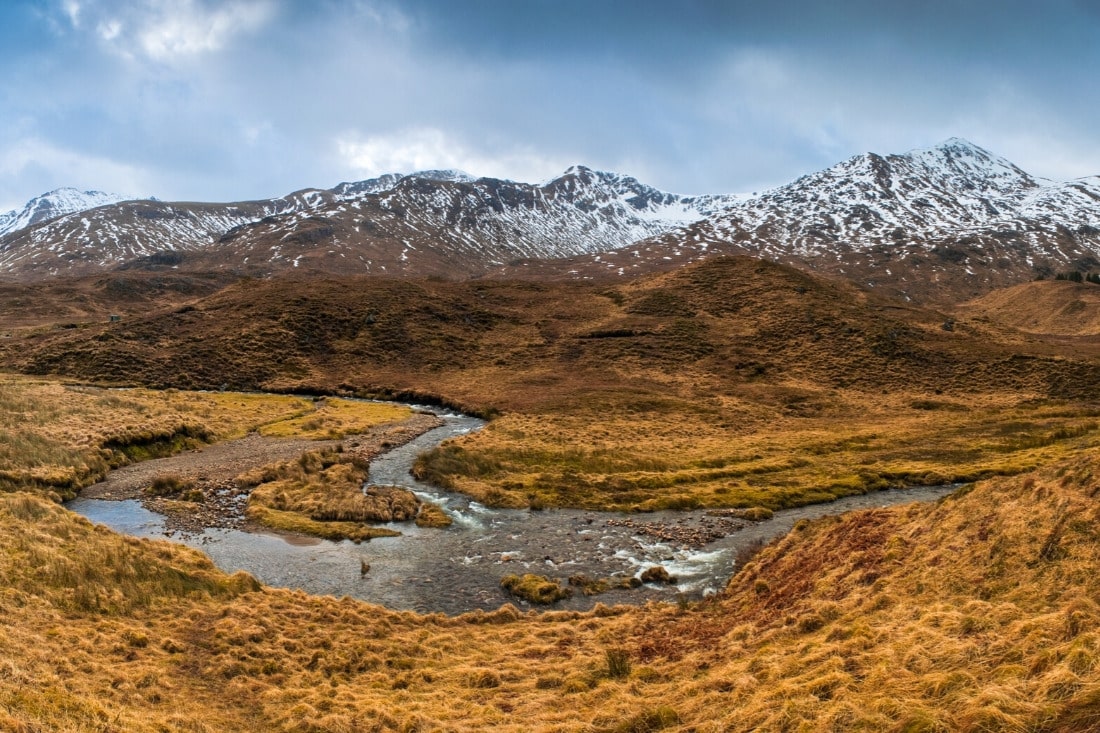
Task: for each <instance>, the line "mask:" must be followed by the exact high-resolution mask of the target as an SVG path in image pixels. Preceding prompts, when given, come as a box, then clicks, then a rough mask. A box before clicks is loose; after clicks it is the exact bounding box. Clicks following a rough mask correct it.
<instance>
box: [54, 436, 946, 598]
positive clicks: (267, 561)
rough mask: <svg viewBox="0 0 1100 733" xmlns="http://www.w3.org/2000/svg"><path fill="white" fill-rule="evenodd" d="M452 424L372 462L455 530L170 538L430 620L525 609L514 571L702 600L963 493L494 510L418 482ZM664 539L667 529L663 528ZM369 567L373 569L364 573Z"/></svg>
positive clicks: (385, 480)
mask: <svg viewBox="0 0 1100 733" xmlns="http://www.w3.org/2000/svg"><path fill="white" fill-rule="evenodd" d="M441 417H443V418H444V420H445V424H444V425H443V426H441V427H439V428H436V429H434V430H430V431H428V432H426V433H424V434H423V435H421V436H419V437H418V438H416V439H415V440H413V441H411V442H410V443H407V444H406V445H403V446H401V447H399V448H396V449H394V450H392V451H390V452H388V453H386V454H384V455H382V456H380V457H378V458H376V459H375V460H374V461H373V462H372V464H371V470H370V482H371V483H375V484H387V485H397V486H405V487H407V488H409V489H411V490H412V491H414V492H415V493H416V494H418V495H419V496H420V497H421V498H423V499H427V500H430V501H433V502H435V503H437V504H440V505H441V506H443V508H444V509H445V510H446V511H447V513H448V514H450V515H451V517H452V518H453V520H454V524H453V525H452V526H450V527H448V528H446V529H425V528H419V527H416V526H415V525H413V524H411V523H401V524H394V525H389V526H390V527H391V528H392V529H395V530H398V531H400V532H401V533H402V535H401V536H400V537H387V538H381V539H375V540H372V541H370V542H365V543H362V544H354V543H352V542H346V541H345V542H331V541H326V540H318V539H313V538H305V537H286V536H281V535H276V534H263V533H250V532H242V531H238V530H224V529H208V530H206V531H205V532H204V533H202V534H198V535H181V534H168V536H169V538H170V539H172V540H174V541H177V542H182V543H184V544H187V545H190V546H192V547H196V548H198V549H201V550H202V551H203V552H205V553H206V554H207V555H209V556H210V558H211V559H212V560H213V561H214V563H215V564H217V565H218V567H220V568H222V569H223V570H226V571H229V572H232V571H236V570H245V571H247V572H249V573H251V574H252V575H254V576H255V577H256V578H258V579H259V580H260V581H262V582H263V583H266V584H267V585H271V586H278V587H285V588H298V589H301V590H304V591H306V592H309V593H315V594H325V595H334V596H352V597H355V598H361V599H364V600H368V601H371V602H374V603H379V604H382V605H385V606H388V607H390V608H396V609H408V610H415V611H420V612H424V613H430V612H437V611H440V612H443V613H447V614H457V613H463V612H465V611H472V610H475V609H485V610H489V609H494V608H497V607H499V606H500V605H501V604H502V603H506V602H509V601H510V602H513V603H516V605H519V606H523V605H524V604H523V603H521V602H518V601H516V599H514V598H511V597H510V596H508V595H506V594H505V593H504V591H502V590H501V588H500V579H501V578H502V577H503V576H505V575H508V574H510V573H527V572H531V573H538V574H541V575H547V576H549V577H552V578H558V579H560V580H562V581H563V582H564V581H565V579H566V578H568V577H570V576H572V575H576V574H583V575H586V576H588V577H590V578H607V577H612V576H617V575H638V574H640V573H641V572H642V571H643V570H644V569H645V568H647V567H649V566H652V565H662V566H663V567H665V568H666V569H667V570H668V572H669V573H670V574H671V575H673V576H675V577H676V579H677V581H676V583H675V584H674V585H650V584H647V585H644V586H642V587H640V588H636V589H618V590H612V591H608V592H606V593H603V594H601V595H596V596H588V597H586V596H584V595H582V594H580V593H576V594H574V596H573V597H572V598H570V599H567V600H564V601H560V602H559V603H557V604H555V605H554V606H553V608H568V609H587V608H591V607H592V606H593V605H595V604H596V603H597V602H602V603H606V604H614V603H642V602H645V601H647V600H669V601H671V600H675V599H676V598H677V597H678V596H680V595H681V594H682V595H683V596H687V597H689V598H698V597H701V596H703V595H705V594H708V593H713V592H715V591H717V590H719V589H720V588H722V587H723V585H724V584H725V582H726V581H727V580H728V579H729V577H730V575H731V574H732V572H733V565H734V558H735V557H736V556H737V553H738V551H739V550H740V549H742V548H746V547H749V546H752V545H753V544H755V543H758V542H760V541H765V542H766V541H768V540H771V539H772V538H775V537H777V536H780V535H782V534H785V533H786V532H788V531H789V530H790V529H791V527H792V526H793V525H794V524H795V522H797V521H798V520H800V519H807V518H811V519H812V518H816V517H820V516H825V515H829V514H838V513H841V512H846V511H851V510H854V509H865V508H870V507H881V506H889V505H893V504H901V503H907V502H912V501H930V500H933V499H936V498H938V497H941V496H944V495H945V494H948V493H950V492H951V491H952V490H953V489H954V488H955V487H952V486H939V487H921V488H913V489H905V490H900V491H882V492H877V493H874V494H868V495H864V496H854V497H848V498H845V499H839V500H837V501H834V502H831V503H828V504H818V505H813V506H807V507H802V508H799V509H790V510H785V511H780V512H776V513H775V516H774V517H773V518H771V519H770V520H767V521H764V522H745V521H742V520H730V519H723V518H714V517H710V516H708V515H707V514H706V512H705V511H695V512H671V511H669V512H653V513H647V514H610V513H604V512H591V511H581V510H570V509H556V510H546V511H528V510H513V509H490V508H488V507H485V506H482V505H481V504H478V503H477V502H474V501H471V500H469V499H468V498H466V497H465V496H463V495H461V494H455V493H449V492H445V491H441V490H439V489H437V488H435V487H432V486H429V485H427V484H423V483H420V482H418V481H416V480H415V479H413V478H412V476H411V475H410V474H409V469H410V467H411V466H412V464H413V461H414V460H415V459H416V456H417V455H418V454H420V453H421V452H423V451H426V450H428V449H430V448H432V447H434V446H436V445H438V444H439V443H440V442H442V441H443V440H446V439H447V438H450V437H454V436H459V435H463V434H466V433H468V432H470V431H473V430H478V429H480V428H481V427H482V426H483V425H484V422H483V421H481V420H478V419H477V418H473V417H468V416H464V415H454V414H445V415H441ZM67 506H68V507H69V508H70V509H72V510H73V511H76V512H78V513H79V514H81V515H83V516H85V517H87V518H88V519H90V520H91V521H93V522H96V523H99V524H105V525H107V526H109V527H111V528H112V529H114V530H116V531H118V532H121V533H124V534H129V535H135V536H139V537H157V538H164V537H165V535H166V534H167V533H166V531H165V525H164V518H163V517H162V516H161V515H159V514H156V513H153V512H151V511H148V510H147V509H145V508H144V507H143V506H142V505H141V503H140V502H139V501H137V500H127V501H110V500H100V499H80V498H78V499H75V500H73V501H71V502H69V503H68V504H67ZM642 525H647V526H650V527H654V526H656V527H666V528H671V529H673V530H677V529H679V530H684V531H688V532H697V533H698V532H703V533H706V534H708V535H719V534H720V535H723V536H721V537H720V538H718V539H714V540H713V541H710V542H707V543H706V544H704V545H703V546H702V547H699V548H697V549H689V548H685V547H683V546H682V545H680V544H676V543H673V542H670V541H665V540H661V539H659V538H657V537H655V536H654V533H646V532H645V531H643V530H642V529H641V528H642ZM657 534H660V533H657ZM362 563H367V564H369V565H370V570H369V572H367V573H365V574H364V573H363V572H362V570H361V568H362Z"/></svg>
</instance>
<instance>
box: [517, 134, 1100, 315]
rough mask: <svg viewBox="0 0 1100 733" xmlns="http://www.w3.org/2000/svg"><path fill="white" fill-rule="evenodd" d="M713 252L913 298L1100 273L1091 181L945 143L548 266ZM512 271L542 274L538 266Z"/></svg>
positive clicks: (584, 267) (645, 264)
mask: <svg viewBox="0 0 1100 733" xmlns="http://www.w3.org/2000/svg"><path fill="white" fill-rule="evenodd" d="M715 252H727V253H730V252H732V253H741V254H752V255H755V256H761V257H766V258H768V259H773V260H776V261H780V262H787V263H790V264H796V265H799V266H803V267H809V268H811V269H814V270H817V271H822V272H826V273H832V274H835V275H840V276H842V277H845V278H847V279H851V280H855V281H857V282H859V283H861V284H863V285H865V286H868V287H880V288H883V287H884V288H886V289H887V290H891V291H893V292H894V293H895V294H899V295H902V296H904V297H908V298H913V299H917V300H937V299H947V300H955V299H961V298H965V297H970V296H976V295H979V294H980V293H983V292H988V291H989V290H991V289H993V288H996V287H1001V286H1006V285H1011V284H1014V283H1018V282H1021V281H1026V280H1031V279H1034V278H1035V277H1037V276H1047V275H1050V274H1052V273H1054V272H1056V271H1060V270H1071V269H1083V270H1089V269H1096V268H1100V259H1098V258H1100V176H1094V177H1091V178H1082V179H1078V180H1075V181H1069V182H1065V183H1058V182H1053V181H1047V180H1044V179H1039V178H1035V177H1033V176H1031V175H1029V174H1028V173H1026V172H1024V171H1023V170H1021V169H1020V168H1018V167H1017V166H1015V165H1013V164H1012V163H1010V162H1009V161H1007V160H1005V159H1004V158H1000V157H998V156H996V155H993V154H992V153H990V152H988V151H986V150H984V149H982V148H980V147H978V146H977V145H974V144H972V143H969V142H967V141H965V140H960V139H958V138H952V139H950V140H947V141H946V142H944V143H942V144H940V145H937V146H935V147H932V148H928V149H922V150H914V151H911V152H909V153H905V154H902V155H887V156H881V155H877V154H874V153H867V154H864V155H858V156H855V157H853V158H850V159H849V160H846V161H844V162H842V163H839V164H837V165H835V166H833V167H831V168H827V169H825V170H823V171H819V172H817V173H813V174H810V175H807V176H803V177H801V178H799V179H797V180H795V181H793V182H791V183H789V184H786V185H784V186H780V187H779V188H776V189H773V190H770V191H766V192H763V193H761V194H760V195H758V196H754V197H751V198H748V199H744V200H741V201H737V202H734V203H732V204H730V205H729V206H727V207H725V208H724V209H722V210H720V211H717V212H715V213H714V214H711V215H709V216H707V217H706V218H705V219H703V220H701V221H699V222H696V223H694V224H692V225H688V226H687V227H685V228H682V229H679V230H676V231H673V232H670V233H667V234H666V235H663V236H658V237H656V238H654V239H651V240H650V241H647V242H640V243H638V244H637V245H635V246H632V247H629V248H627V249H625V250H622V251H620V252H615V253H607V254H604V255H602V256H601V257H599V258H580V259H578V260H575V261H571V262H568V263H562V264H561V265H560V266H559V267H558V268H557V269H558V272H559V275H560V274H562V273H569V272H572V273H575V275H576V276H582V277H583V276H588V277H591V276H598V275H599V274H601V273H602V274H607V273H618V274H626V273H630V272H635V273H637V272H645V271H648V270H652V269H668V268H669V267H673V266H677V265H679V264H682V263H684V262H688V261H692V260H697V259H700V258H704V257H706V256H709V255H711V254H713V253H715ZM520 269H521V270H522V269H526V270H528V271H529V272H534V271H538V270H543V272H542V275H543V276H549V275H550V274H551V273H549V272H547V271H546V268H545V267H543V266H542V264H541V263H526V265H525V266H524V267H523V268H520ZM511 274H515V272H513V273H511Z"/></svg>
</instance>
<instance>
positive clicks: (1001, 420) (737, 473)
mask: <svg viewBox="0 0 1100 733" xmlns="http://www.w3.org/2000/svg"><path fill="white" fill-rule="evenodd" d="M0 359H2V363H3V364H4V365H5V366H6V367H7V368H9V369H17V370H19V371H23V372H28V373H33V374H52V375H63V376H66V377H74V378H78V379H82V380H91V381H98V382H113V383H118V384H142V385H147V386H153V387H161V388H165V387H174V388H203V389H223V388H231V389H246V390H275V391H293V392H305V393H335V394H347V395H361V396H397V397H403V398H411V399H418V400H428V401H436V402H442V403H444V404H449V405H455V406H459V407H461V408H463V409H466V410H469V411H473V412H477V413H479V414H484V415H496V416H498V417H497V419H495V420H493V422H492V423H491V424H490V426H489V427H488V428H487V429H486V430H484V431H482V432H480V433H478V434H477V435H474V436H469V437H467V438H465V439H464V440H463V441H461V442H460V443H458V444H454V445H447V446H444V447H442V448H441V449H439V450H438V451H436V452H434V453H433V454H431V455H430V456H428V457H427V458H425V460H424V462H423V465H422V466H421V468H420V470H421V471H422V474H423V475H424V476H425V477H428V478H430V479H431V480H433V481H436V482H437V483H440V484H443V485H446V486H453V487H455V488H458V489H461V490H463V491H466V492H468V493H470V494H472V495H474V496H476V497H478V498H480V499H481V500H483V501H486V502H489V503H494V504H502V505H512V506H522V505H531V504H533V505H540V504H541V505H571V506H585V507H593V508H606V507H608V506H615V507H620V508H643V509H652V508H658V507H668V506H692V505H696V506H697V505H713V506H736V505H764V506H769V507H772V508H778V507H782V506H789V505H793V504H800V503H806V502H812V501H821V500H824V499H828V498H831V497H835V496H841V495H846V494H850V493H861V492H865V491H868V490H872V489H875V488H881V487H883V486H888V485H896V484H905V483H919V484H934V483H943V482H945V481H951V480H968V479H973V478H976V477H980V476H988V475H993V474H997V473H1016V472H1020V471H1023V470H1028V469H1030V468H1033V467H1035V466H1037V465H1040V464H1041V463H1042V462H1043V461H1048V460H1053V459H1054V458H1056V457H1058V456H1062V455H1065V454H1068V453H1074V452H1077V451H1079V450H1081V449H1083V448H1084V446H1086V445H1087V444H1089V440H1091V436H1092V435H1093V434H1094V433H1095V431H1096V430H1097V426H1096V421H1095V419H1094V418H1095V416H1096V415H1097V414H1098V413H1097V407H1096V405H1095V404H1094V399H1095V394H1097V387H1098V386H1100V364H1098V362H1097V360H1096V358H1095V347H1087V348H1080V345H1078V348H1076V350H1074V351H1071V352H1067V351H1066V350H1065V349H1064V348H1063V346H1062V345H1060V344H1058V343H1055V342H1048V341H1044V340H1041V339H1036V340H1033V341H1032V342H1030V343H1029V342H1025V341H1022V340H1020V339H1019V338H1018V337H1017V338H1010V337H1005V336H1002V335H1001V334H1000V333H999V332H997V331H996V330H995V329H992V328H990V327H987V326H986V325H984V324H982V323H981V322H969V321H966V320H955V319H952V318H950V317H948V316H946V315H944V314H942V313H938V312H935V311H929V310H925V309H920V308H916V307H913V306H909V305H905V304H902V303H898V302H896V301H890V300H888V299H883V298H881V297H879V296H877V295H875V294H873V293H867V292H865V291H861V290H859V289H857V288H855V287H853V286H851V285H849V284H845V283H838V282H830V281H826V280H822V279H819V278H815V277H813V276H811V275H808V274H806V273H804V272H802V271H799V270H795V269H793V268H790V267H784V266H781V265H776V264H772V263H767V262H763V261H760V260H753V259H751V258H744V257H741V258H737V257H733V258H716V259H712V260H708V261H705V262H703V263H698V264H695V265H692V266H689V267H685V268H682V269H681V270H678V271H676V272H673V273H666V274H662V275H655V276H651V277H648V278H642V279H639V280H636V281H634V282H631V283H626V284H623V285H621V286H619V287H615V288H611V287H608V286H606V285H599V284H596V283H585V282H562V283H532V282H522V281H520V282H496V281H493V282H489V281H484V282H462V283H456V282H447V281H441V280H421V281H415V280H409V279H382V278H353V279H316V278H277V279H270V280H261V281H250V280H246V281H242V282H239V283H236V284H234V285H232V286H229V287H227V288H225V289H224V290H221V291H219V292H217V293H215V294H213V295H211V296H208V297H204V298H199V299H196V300H194V301H192V302H190V303H188V304H186V305H183V306H180V307H175V308H173V309H168V310H161V311H159V312H150V313H148V314H145V315H135V316H131V317H127V318H124V319H123V320H121V321H119V322H116V323H104V322H102V321H99V322H95V323H85V324H76V327H70V328H53V329H50V328H38V329H31V330H27V331H19V332H15V333H14V334H13V337H12V338H10V339H5V340H4V341H0Z"/></svg>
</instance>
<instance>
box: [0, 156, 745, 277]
mask: <svg viewBox="0 0 1100 733" xmlns="http://www.w3.org/2000/svg"><path fill="white" fill-rule="evenodd" d="M733 200H735V197H722V196H706V197H695V198H686V197H681V196H677V195H674V194H668V193H664V192H661V191H658V190H656V189H654V188H652V187H650V186H646V185H644V184H642V183H640V182H638V181H637V180H636V179H634V178H630V177H627V176H619V175H616V174H612V173H605V172H598V171H593V170H590V169H588V168H584V167H579V166H578V167H573V168H570V169H569V170H567V171H566V172H565V173H564V174H563V175H562V176H560V177H558V178H555V179H553V180H551V181H549V182H547V183H545V184H542V185H532V184H526V183H516V182H513V181H503V180H498V179H493V178H479V179H474V178H472V177H470V176H467V175H465V174H462V173H458V172H455V171H425V172H422V173H417V174H413V175H409V176H400V175H387V176H382V177H380V178H375V179H371V180H368V181H359V182H355V183H342V184H340V185H338V186H336V187H334V188H332V189H329V190H317V189H308V190H304V191H299V192H296V193H294V194H290V195H289V196H285V197H283V198H279V199H271V200H265V201H251V202H241V203H233V204H205V203H165V202H160V201H141V202H128V203H123V204H118V205H116V206H110V207H106V208H100V209H95V210H92V211H85V212H80V213H73V214H68V215H64V216H60V217H57V218H54V219H52V220H49V221H46V222H43V223H39V224H36V225H31V226H28V227H25V228H23V229H20V230H18V231H14V232H12V233H10V234H8V235H6V236H4V237H0V276H8V277H9V278H10V277H19V278H28V277H30V278H33V277H40V276H49V275H55V274H89V273H93V272H96V271H102V270H104V269H109V268H115V267H119V266H123V267H129V268H142V269H147V268H160V267H173V268H177V269H178V268H181V267H183V268H185V269H203V270H223V269H229V270H234V271H238V272H241V273H247V274H254V275H266V274H270V273H272V272H278V271H280V270H283V269H289V268H298V267H299V266H302V267H305V268H312V269H319V270H323V271H327V272H330V273H340V274H343V273H371V272H373V273H395V274H396V273H400V274H412V275H432V274H436V275H447V276H452V277H453V276H464V275H476V274H480V273H483V272H484V271H485V270H486V269H488V268H490V267H493V266H499V265H503V264H505V263H507V262H509V261H513V260H517V259H521V258H529V257H537V258H555V257H566V256H570V255H577V254H581V253H589V252H602V251H606V250H611V249H616V248H619V247H623V246H625V245H627V244H629V243H631V242H634V241H637V240H639V239H643V238H647V237H651V236H654V235H657V234H660V233H663V232H666V231H669V230H671V229H673V228H675V227H677V226H680V225H683V224H686V223H690V222H692V221H696V220H698V219H700V218H702V216H704V215H705V214H708V213H713V212H716V211H718V210H720V209H721V208H722V207H723V206H724V205H726V204H728V203H729V202H731V201H733Z"/></svg>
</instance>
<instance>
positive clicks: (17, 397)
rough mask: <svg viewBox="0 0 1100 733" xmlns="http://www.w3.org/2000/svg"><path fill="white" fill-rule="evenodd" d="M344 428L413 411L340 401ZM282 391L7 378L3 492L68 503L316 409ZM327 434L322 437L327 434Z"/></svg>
mask: <svg viewBox="0 0 1100 733" xmlns="http://www.w3.org/2000/svg"><path fill="white" fill-rule="evenodd" d="M335 402H337V403H340V404H337V405H335V406H334V407H333V408H332V409H334V410H336V411H337V412H338V416H339V418H338V420H337V422H335V423H334V424H333V426H334V427H335V428H336V429H337V430H338V431H340V430H343V429H345V428H346V429H351V428H352V427H354V428H362V427H365V426H368V425H375V424H378V423H379V422H387V421H390V420H392V419H393V418H394V417H395V416H398V417H399V416H400V415H403V414H407V411H403V410H402V408H396V409H390V410H386V409H380V408H386V407H388V406H385V405H382V406H379V405H375V404H371V403H363V402H356V401H346V404H342V403H343V402H344V401H335ZM315 411H316V410H315V407H314V403H313V402H312V401H311V400H307V399H303V398H300V397H290V396H281V395H259V394H239V393H231V392H186V391H178V390H164V391H156V390H147V389H130V390H121V391H119V390H108V389H102V388H97V387H89V386H78V385H66V384H63V383H61V382H58V381H51V380H40V379H33V378H29V377H22V376H16V375H0V490H6V491H16V490H39V491H42V492H51V491H53V492H57V493H58V494H60V495H61V496H63V497H67V498H71V497H72V496H74V495H75V493H76V491H78V490H79V489H80V488H82V487H83V486H86V485H88V484H90V483H94V482H95V481H97V480H99V479H100V478H102V477H103V476H104V475H105V473H106V472H107V471H108V470H109V469H110V468H112V467H117V466H120V465H123V464H126V463H130V462H133V461H139V460H146V459H148V458H155V457H160V456H164V455H170V454H172V453H176V452H179V451H181V450H186V449H189V448H194V447H196V446H199V445H201V444H203V443H206V442H210V441H213V440H223V439H228V438H235V437H240V436H242V435H244V434H245V433H247V432H249V431H251V430H254V429H257V428H259V427H261V426H265V425H268V426H272V428H273V429H274V427H275V426H283V427H279V430H284V429H285V430H286V431H287V432H288V433H289V432H291V431H292V429H293V428H292V426H293V422H292V423H291V426H290V427H287V426H285V425H284V423H285V422H286V421H287V420H290V421H293V420H295V419H298V418H299V417H300V416H302V415H305V414H307V413H312V412H315ZM328 430H329V428H326V432H325V434H326V435H327V434H328V432H327V431H328Z"/></svg>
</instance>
